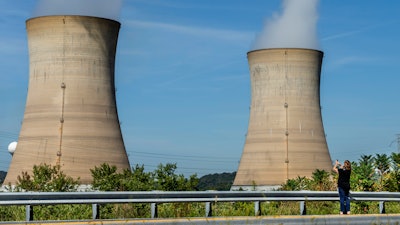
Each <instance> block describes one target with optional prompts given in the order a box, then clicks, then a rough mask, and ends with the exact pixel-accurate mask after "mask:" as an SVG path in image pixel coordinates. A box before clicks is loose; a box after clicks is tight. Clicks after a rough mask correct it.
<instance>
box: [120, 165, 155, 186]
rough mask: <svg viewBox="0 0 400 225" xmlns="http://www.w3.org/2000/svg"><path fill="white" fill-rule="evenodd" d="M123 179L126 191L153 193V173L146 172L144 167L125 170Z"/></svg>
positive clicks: (137, 166)
mask: <svg viewBox="0 0 400 225" xmlns="http://www.w3.org/2000/svg"><path fill="white" fill-rule="evenodd" d="M121 178H122V182H121V183H122V186H123V187H124V189H125V190H126V191H151V190H152V188H153V186H154V180H153V173H151V172H145V171H144V166H143V165H141V166H139V165H136V166H135V167H134V168H132V171H129V170H124V172H123V174H122V177H121Z"/></svg>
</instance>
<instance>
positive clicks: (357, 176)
mask: <svg viewBox="0 0 400 225" xmlns="http://www.w3.org/2000/svg"><path fill="white" fill-rule="evenodd" d="M351 167H352V176H351V179H350V183H351V185H352V187H351V189H352V190H353V191H375V188H374V184H375V182H374V180H373V179H372V177H373V175H374V167H373V157H372V156H371V155H362V156H361V159H360V160H359V163H358V164H357V163H354V162H353V163H352V166H351Z"/></svg>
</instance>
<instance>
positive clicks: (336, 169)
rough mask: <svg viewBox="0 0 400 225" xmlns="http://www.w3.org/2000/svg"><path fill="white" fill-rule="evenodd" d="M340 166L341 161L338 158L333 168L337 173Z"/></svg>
mask: <svg viewBox="0 0 400 225" xmlns="http://www.w3.org/2000/svg"><path fill="white" fill-rule="evenodd" d="M338 166H339V161H338V160H336V162H335V165H334V166H333V168H332V170H333V171H335V173H339V171H338Z"/></svg>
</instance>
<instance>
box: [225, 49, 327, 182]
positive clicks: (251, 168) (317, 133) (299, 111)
mask: <svg viewBox="0 0 400 225" xmlns="http://www.w3.org/2000/svg"><path fill="white" fill-rule="evenodd" d="M247 56H248V63H249V68H250V77H251V96H252V97H251V109H250V119H249V124H248V132H247V135H246V142H245V145H244V149H243V153H242V157H241V160H240V164H239V168H238V171H237V174H236V177H235V180H234V183H233V186H232V189H239V188H243V189H250V188H254V187H257V189H263V188H265V189H268V188H273V187H277V186H279V185H281V184H283V183H284V182H285V181H286V180H287V179H291V178H296V177H297V176H306V177H310V176H311V175H312V172H314V171H315V169H323V170H326V171H330V169H331V165H332V163H331V158H330V154H329V150H328V146H327V143H326V138H325V132H324V128H323V123H322V116H321V107H320V73H321V64H322V58H323V52H321V51H318V50H312V49H297V48H277V49H262V50H255V51H251V52H249V53H248V55H247Z"/></svg>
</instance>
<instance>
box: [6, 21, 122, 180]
mask: <svg viewBox="0 0 400 225" xmlns="http://www.w3.org/2000/svg"><path fill="white" fill-rule="evenodd" d="M26 27H27V33H28V46H29V60H30V68H29V87H28V94H27V100H26V107H25V113H24V119H23V123H22V127H21V131H20V134H19V139H18V145H17V149H16V151H15V153H14V156H13V158H12V161H11V164H10V167H9V170H8V173H7V177H6V180H5V182H4V184H8V183H11V184H15V183H16V179H17V176H18V175H21V172H22V171H28V172H29V173H31V171H32V168H33V166H34V165H40V164H42V163H45V164H48V165H52V166H54V165H60V166H61V170H62V171H63V172H64V173H65V174H66V175H68V176H71V177H73V178H78V177H80V181H81V183H82V184H89V183H91V181H92V177H91V172H90V169H93V168H94V167H95V166H99V165H100V164H102V163H108V164H110V165H115V166H117V168H119V169H129V168H130V165H129V161H128V157H127V154H126V151H125V146H124V142H123V139H122V134H121V129H120V124H119V120H118V114H117V108H116V99H115V86H114V64H115V53H116V46H117V39H118V33H119V28H120V23H119V22H116V21H113V20H109V19H103V18H96V17H87V16H46V17H37V18H33V19H29V20H27V22H26Z"/></svg>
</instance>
